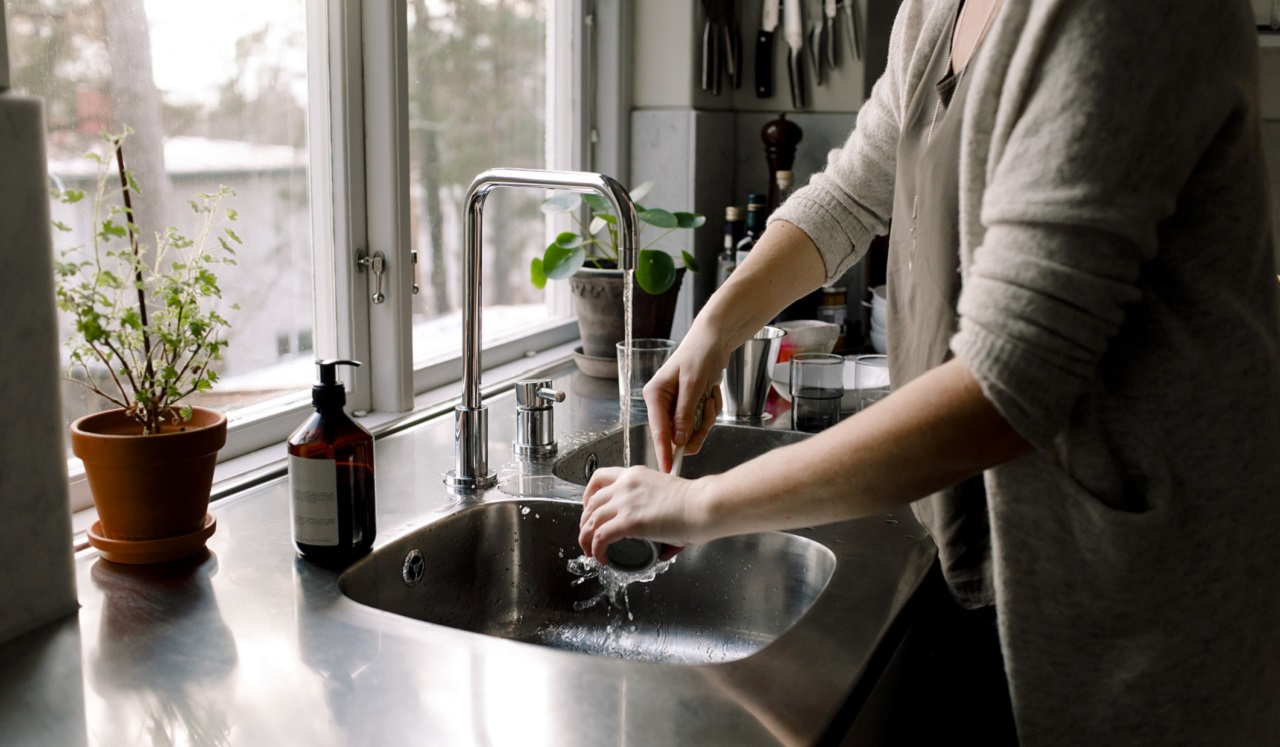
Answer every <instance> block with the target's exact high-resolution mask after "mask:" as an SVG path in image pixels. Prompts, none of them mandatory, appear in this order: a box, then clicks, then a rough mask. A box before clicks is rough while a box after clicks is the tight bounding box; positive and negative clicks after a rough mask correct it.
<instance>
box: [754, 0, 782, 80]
mask: <svg viewBox="0 0 1280 747" xmlns="http://www.w3.org/2000/svg"><path fill="white" fill-rule="evenodd" d="M777 29H778V0H764V5H762V6H761V9H760V32H759V33H758V34H756V97H757V98H761V99H767V98H770V97H771V96H773V35H774V32H775V31H777Z"/></svg>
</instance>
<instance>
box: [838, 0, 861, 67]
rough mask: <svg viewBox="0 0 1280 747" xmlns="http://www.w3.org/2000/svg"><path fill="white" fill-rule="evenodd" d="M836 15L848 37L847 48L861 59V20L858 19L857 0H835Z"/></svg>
mask: <svg viewBox="0 0 1280 747" xmlns="http://www.w3.org/2000/svg"><path fill="white" fill-rule="evenodd" d="M836 15H838V16H840V18H841V24H840V25H841V26H842V27H843V28H844V31H845V36H847V37H848V39H849V48H850V49H852V50H853V55H854V57H856V58H857V59H859V60H860V59H862V43H861V42H860V41H859V40H858V37H859V36H861V35H862V34H861V31H862V29H861V26H862V24H861V22H860V21H859V19H858V0H836Z"/></svg>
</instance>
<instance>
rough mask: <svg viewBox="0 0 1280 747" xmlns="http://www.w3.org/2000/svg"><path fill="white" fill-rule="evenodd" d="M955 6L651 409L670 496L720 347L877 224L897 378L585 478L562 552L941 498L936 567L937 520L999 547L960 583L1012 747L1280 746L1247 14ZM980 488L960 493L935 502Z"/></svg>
mask: <svg viewBox="0 0 1280 747" xmlns="http://www.w3.org/2000/svg"><path fill="white" fill-rule="evenodd" d="M966 5H967V6H969V7H967V8H961V7H959V6H958V3H957V0H907V2H905V3H904V4H903V7H902V10H901V11H900V13H899V16H898V19H897V21H896V23H895V27H894V31H893V36H892V39H891V44H890V53H889V64H888V68H887V70H886V72H885V75H884V77H883V78H882V79H881V80H880V81H879V82H878V83H877V85H876V87H875V89H874V90H873V92H872V95H871V97H870V99H869V100H868V102H867V103H866V105H865V106H864V107H863V109H862V110H861V111H860V112H859V116H858V122H857V127H856V128H855V130H854V132H853V133H852V135H851V136H850V138H849V141H848V142H847V143H846V144H845V146H844V147H843V148H841V149H840V150H837V151H834V152H833V153H832V154H831V157H830V160H829V162H828V165H827V168H826V170H825V171H824V172H823V173H821V174H818V175H816V176H815V177H814V178H813V179H812V181H811V182H810V184H809V185H808V186H806V187H805V188H804V189H802V190H800V191H798V192H796V193H795V194H794V195H793V196H792V197H791V199H789V200H788V201H787V203H786V204H784V205H783V206H782V207H781V208H780V209H779V211H778V212H777V213H776V214H775V216H774V218H773V219H772V221H771V224H770V227H769V230H768V231H767V232H766V233H765V235H764V237H763V238H762V240H761V242H760V243H759V244H758V245H757V246H756V248H755V249H753V250H752V253H751V258H750V259H749V260H748V261H747V262H746V263H744V265H743V266H742V267H740V268H739V269H738V270H737V271H735V273H734V275H733V276H732V278H731V280H730V282H729V283H727V284H726V285H725V286H724V287H723V288H722V289H721V290H720V291H718V292H717V293H716V295H715V296H713V297H712V299H711V300H710V301H709V302H708V304H707V306H706V307H705V308H704V309H703V311H702V313H701V314H699V316H698V318H697V319H696V320H695V323H694V325H693V328H692V329H691V330H690V332H689V334H688V335H687V336H686V338H685V340H684V342H683V344H682V345H681V346H680V348H679V349H678V350H677V351H676V353H675V355H673V357H672V358H671V360H670V361H669V362H668V364H667V365H666V366H665V367H664V368H663V369H662V370H661V371H660V372H659V374H658V375H657V376H656V377H655V379H654V380H653V382H651V383H650V385H649V386H648V387H647V388H646V391H645V396H646V400H647V401H648V406H649V412H650V413H651V414H653V417H652V420H653V422H652V425H653V430H654V438H655V445H657V447H658V451H659V454H660V462H661V463H662V468H663V471H664V472H665V471H666V470H667V469H668V468H669V464H670V449H671V444H685V443H687V444H688V449H689V450H690V451H693V450H696V448H697V447H698V446H700V445H701V442H702V440H703V439H704V438H705V435H706V433H705V431H706V427H704V428H703V429H702V430H701V431H699V432H694V429H693V428H692V423H693V411H694V408H695V406H696V404H697V402H698V401H699V399H701V398H702V397H703V396H704V394H705V393H706V392H708V391H711V390H713V388H714V385H715V383H716V382H717V381H718V379H719V376H720V371H721V370H722V368H723V366H724V364H725V363H726V362H727V360H728V355H729V353H730V352H731V351H732V350H733V349H734V348H735V347H736V346H737V345H739V344H741V343H742V342H743V341H744V340H746V339H747V338H748V337H750V336H751V334H752V333H754V332H755V331H756V330H757V329H759V328H760V326H762V325H763V324H765V323H767V322H768V320H769V319H770V318H771V317H772V316H773V314H774V313H776V311H777V310H779V309H782V308H784V307H785V306H786V305H787V304H788V303H789V302H791V301H792V300H794V299H796V298H799V297H800V296H802V295H804V294H805V293H806V292H808V291H810V290H812V289H813V288H816V287H817V286H819V285H820V284H822V283H823V282H825V281H830V280H832V279H834V278H837V277H839V276H840V275H842V274H843V273H844V271H845V270H847V269H848V268H849V267H850V266H851V265H852V264H853V263H854V262H856V261H857V260H858V259H859V258H860V257H861V255H862V254H863V253H864V252H865V250H866V247H867V245H868V243H869V241H870V239H871V238H872V237H873V236H875V235H877V234H880V233H883V232H884V231H885V230H886V229H887V225H888V222H889V220H890V218H892V220H893V227H894V231H893V232H892V237H893V238H892V241H893V245H892V246H891V254H892V255H893V256H892V258H891V285H892V286H894V287H891V291H890V292H891V294H894V295H895V297H896V299H897V300H896V302H895V303H896V306H895V308H894V311H895V312H896V314H897V315H898V318H897V319H896V321H891V325H894V326H892V327H891V331H890V335H891V340H890V346H891V348H890V359H891V360H892V361H895V362H894V365H895V367H897V366H900V365H904V363H902V362H901V359H904V358H909V359H910V362H909V364H908V365H909V366H911V367H914V368H915V369H916V370H913V371H911V372H910V376H909V378H910V381H908V382H907V383H906V384H905V385H902V386H899V385H898V384H899V382H898V381H897V380H895V391H894V393H893V394H892V395H891V396H889V397H888V398H886V399H884V400H883V401H882V402H880V403H879V404H877V405H875V406H874V407H871V408H869V409H867V410H866V411H864V412H862V413H860V414H858V415H857V416H856V417H853V418H850V419H848V420H847V421H845V422H842V423H840V424H839V425H838V426H836V427H834V428H832V429H830V430H828V431H826V432H824V433H822V434H819V435H818V436H815V437H814V438H812V439H810V440H808V441H806V442H804V443H802V444H798V445H795V446H791V447H787V448H784V449H779V450H777V451H774V452H772V453H770V454H767V455H765V456H763V457H760V458H758V459H756V460H753V461H751V462H748V463H746V464H744V465H742V466H740V467H738V468H736V469H734V470H731V471H729V472H727V473H725V474H723V475H717V476H714V477H708V478H704V479H701V480H696V481H688V480H680V479H678V478H673V477H671V476H669V475H666V474H663V473H662V472H657V471H653V470H646V469H643V468H632V469H630V470H626V471H623V470H617V469H611V470H601V471H599V472H597V473H596V475H595V477H594V478H593V479H592V481H591V484H590V485H589V486H588V489H587V493H586V496H585V510H584V512H583V519H582V527H581V536H580V541H581V543H582V546H583V548H584V549H585V550H587V551H588V552H590V553H591V554H593V555H594V556H595V557H596V558H598V559H603V557H604V550H605V548H606V547H607V546H608V544H609V543H610V542H612V541H614V540H616V539H618V538H621V537H626V536H643V537H649V538H652V539H655V540H658V541H663V542H669V543H673V544H681V545H683V544H690V543H698V542H705V541H708V540H710V539H714V538H717V537H721V536H726V535H730V534H737V533H744V532H754V531H761V530H769V529H787V528H795V527H802V526H810V525H813V524H816V523H821V522H832V521H840V520H845V519H852V518H857V517H861V516H867V515H870V514H874V513H877V512H880V511H883V510H885V509H888V508H892V507H896V506H900V505H903V504H906V503H910V502H912V501H916V500H917V499H920V498H923V497H926V496H932V497H931V498H929V501H930V502H931V504H930V505H931V506H932V509H934V511H933V513H930V511H929V510H926V511H923V512H920V513H922V514H923V515H924V516H923V518H925V519H926V521H925V523H926V524H927V525H930V530H931V532H932V533H933V534H934V537H935V539H937V540H939V542H940V550H941V552H940V557H942V558H943V560H944V564H945V562H946V561H947V558H948V557H949V556H948V552H949V550H948V547H947V542H948V541H949V539H950V538H951V536H950V535H948V534H947V533H946V532H939V529H938V528H939V527H940V526H944V525H946V524H947V523H948V519H947V517H948V516H952V517H959V519H958V521H961V522H972V521H978V522H979V524H981V522H982V520H983V519H987V520H989V522H990V537H991V545H990V547H989V548H986V549H983V550H982V551H981V552H978V553H976V559H975V557H969V558H968V559H964V558H963V557H961V556H963V555H964V552H960V553H959V554H958V555H955V556H954V557H952V559H953V560H957V562H956V567H955V568H954V569H952V572H951V573H950V574H949V576H948V582H949V585H950V586H951V589H952V591H953V593H956V594H957V597H958V599H960V600H961V601H964V600H963V599H961V597H962V596H963V594H964V593H965V589H966V588H968V591H972V592H974V593H975V596H974V597H973V598H972V599H970V600H969V601H970V603H976V604H979V605H980V604H981V602H982V601H983V599H982V594H983V593H984V588H987V589H989V590H990V592H991V596H992V597H993V599H994V601H995V603H996V606H997V607H998V609H999V624H1000V642H1001V646H1002V649H1003V654H1004V665H1005V669H1006V671H1007V673H1008V677H1009V690H1010V692H1011V695H1012V703H1013V711H1014V714H1015V717H1016V721H1017V730H1018V736H1019V738H1020V740H1021V741H1022V742H1023V743H1024V744H1073V745H1074V744H1089V743H1090V742H1093V743H1098V744H1138V743H1160V744H1169V743H1186V744H1269V743H1274V742H1275V741H1276V739H1277V735H1280V716H1278V715H1277V714H1280V708H1277V707H1276V704H1277V703H1280V644H1277V642H1276V641H1277V635H1276V630H1277V629H1278V627H1280V579H1277V573H1276V569H1277V568H1280V542H1276V541H1274V539H1273V537H1272V535H1273V533H1274V530H1275V529H1276V528H1277V527H1280V501H1278V500H1276V499H1275V497H1274V496H1273V493H1274V491H1275V490H1276V486H1277V485H1280V459H1276V458H1275V454H1276V453H1277V450H1278V449H1280V309H1278V306H1277V297H1276V281H1275V277H1274V276H1275V261H1274V258H1273V247H1272V245H1271V238H1270V228H1269V224H1268V217H1267V186H1266V175H1265V167H1264V164H1263V161H1262V155H1261V145H1260V138H1259V134H1258V121H1259V110H1258V103H1257V77H1256V76H1257V59H1256V57H1257V51H1256V50H1257V42H1256V38H1255V37H1254V32H1253V29H1252V20H1251V19H1252V14H1251V10H1250V7H1249V5H1248V3H1245V2H1242V1H1241V0H1230V1H1229V2H1225V3H1207V2H1195V3H1193V2H1188V1H1186V0H1179V1H1177V2H1170V3H1116V2H1111V1H1109V0H1024V1H1022V2H1013V1H1011V2H1008V3H1005V4H1004V5H1003V7H997V6H996V5H995V3H993V2H992V0H967V2H966ZM984 28H985V31H984ZM979 42H980V43H979ZM940 49H945V50H946V53H947V54H948V55H949V60H947V64H946V65H945V67H942V68H941V69H942V71H943V73H942V78H940V79H939V78H934V77H930V76H931V75H933V74H936V73H937V71H938V69H939V68H938V60H939V57H938V55H939V50H940ZM970 54H972V55H973V59H972V60H969V59H967V56H968V55H970ZM957 103H958V106H959V108H958V109H956V110H955V112H958V116H950V117H949V116H948V115H949V114H952V113H953V110H952V107H953V106H957ZM935 113H936V116H935ZM926 121H927V122H928V124H927V125H925V124H923V123H924V122H926ZM947 128H954V129H953V130H952V131H950V132H948V131H947ZM913 137H914V138H916V139H915V140H912V138H913ZM921 138H922V139H921ZM948 138H950V140H948ZM948 148H949V150H948ZM949 253H954V257H953V258H952V261H953V265H954V268H955V270H954V272H952V271H951V270H950V269H949V267H948V265H947V264H946V261H947V257H948V256H949ZM940 299H941V300H940ZM948 313H950V314H951V315H952V316H950V317H948V316H947V314H948ZM912 314H918V315H923V316H925V317H926V319H925V322H924V323H922V324H916V325H914V326H911V327H910V328H908V327H907V325H913V320H912V319H911V315H912ZM915 321H919V320H915ZM948 324H949V326H948ZM895 328H896V330H897V332H896V333H895V331H894V330H895ZM939 329H941V330H943V331H944V332H945V337H944V338H943V343H942V344H941V345H939V343H938V340H937V339H936V334H937V332H938V330H939ZM953 331H954V332H955V334H954V336H952V335H951V332H953ZM931 332H932V333H933V335H934V336H931V335H930V333H931ZM668 413H670V414H671V417H670V419H668V418H667V417H666V415H667V414H668ZM711 421H712V419H711V418H704V422H705V423H707V424H708V426H707V427H709V424H710V422H711ZM975 476H980V479H981V482H982V485H983V486H984V488H985V491H984V493H985V495H981V497H980V498H973V497H972V495H971V494H970V492H966V491H965V490H963V489H962V490H959V491H953V492H952V493H951V494H950V495H949V496H948V495H946V494H944V495H942V496H938V495H933V494H935V493H938V492H939V491H945V490H947V489H949V488H951V487H952V486H958V485H963V484H964V483H965V481H966V480H970V479H971V478H974V477H975ZM969 484H970V485H972V483H969ZM926 508H929V507H928V506H926ZM938 510H941V511H942V513H941V514H939V513H938ZM947 512H951V513H947ZM940 516H941V519H940V518H939V517H940ZM931 520H932V523H931ZM975 531H976V535H975V536H985V535H984V534H983V533H984V531H985V528H984V527H981V526H979V528H978V529H977V530H975ZM952 549H954V548H952ZM971 555H974V553H971ZM984 558H989V561H986V560H984ZM984 562H988V565H987V568H989V569H990V573H989V574H988V573H986V572H985V571H984V569H983V567H982V564H983V563H984ZM966 573H968V574H969V575H968V576H966V575H965V574H966ZM966 581H973V582H975V583H974V585H972V586H970V587H966V586H965V582H966ZM984 585H985V586H984Z"/></svg>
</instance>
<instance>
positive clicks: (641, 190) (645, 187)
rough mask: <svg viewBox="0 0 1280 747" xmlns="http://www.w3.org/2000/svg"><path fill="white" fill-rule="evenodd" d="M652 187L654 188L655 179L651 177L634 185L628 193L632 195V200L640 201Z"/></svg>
mask: <svg viewBox="0 0 1280 747" xmlns="http://www.w3.org/2000/svg"><path fill="white" fill-rule="evenodd" d="M652 189H653V180H652V179H650V180H648V181H646V182H642V183H640V184H637V185H636V186H634V187H632V188H631V191H630V192H628V194H630V195H631V201H632V202H639V201H641V200H643V199H644V198H645V197H646V196H647V195H648V194H649V192H650V191H651V190H652Z"/></svg>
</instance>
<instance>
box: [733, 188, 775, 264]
mask: <svg viewBox="0 0 1280 747" xmlns="http://www.w3.org/2000/svg"><path fill="white" fill-rule="evenodd" d="M767 199H768V198H767V197H765V196H764V195H747V222H746V224H745V225H744V226H743V230H742V240H741V241H739V242H738V246H737V247H735V251H734V253H735V254H736V255H737V256H736V261H735V262H734V267H735V268H736V267H741V266H742V263H743V261H744V260H746V258H747V254H748V253H749V252H750V251H751V247H753V246H755V245H756V241H757V240H758V239H759V238H760V236H761V234H763V233H764V224H765V219H767V218H768V217H769V214H768V213H767V212H765V210H766V204H765V200H767Z"/></svg>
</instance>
